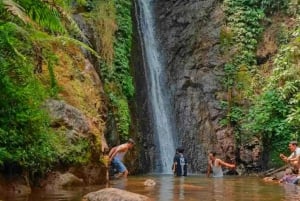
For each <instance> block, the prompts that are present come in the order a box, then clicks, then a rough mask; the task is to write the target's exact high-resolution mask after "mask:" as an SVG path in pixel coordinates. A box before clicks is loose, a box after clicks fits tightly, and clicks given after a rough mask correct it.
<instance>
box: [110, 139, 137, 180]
mask: <svg viewBox="0 0 300 201" xmlns="http://www.w3.org/2000/svg"><path fill="white" fill-rule="evenodd" d="M134 144H135V142H134V141H133V140H132V139H129V140H128V141H127V142H126V143H124V144H121V145H119V146H115V147H113V148H112V149H111V150H110V152H109V154H108V156H109V160H110V161H111V164H112V165H113V166H114V167H115V168H116V169H117V171H118V172H119V173H121V175H120V176H124V177H125V178H126V177H127V175H128V170H127V168H126V166H125V165H124V164H123V158H124V156H125V154H126V153H127V151H128V150H129V149H131V148H132V147H133V146H134Z"/></svg>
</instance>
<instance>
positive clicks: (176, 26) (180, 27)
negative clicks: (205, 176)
mask: <svg viewBox="0 0 300 201" xmlns="http://www.w3.org/2000/svg"><path fill="white" fill-rule="evenodd" d="M220 6H221V5H220V1H217V0H198V1H158V0H157V1H155V12H156V21H157V37H158V38H159V40H160V45H161V49H162V50H163V51H162V54H163V55H164V56H165V61H166V63H165V65H166V69H167V72H168V73H169V75H168V85H169V87H170V90H171V94H172V104H173V106H174V112H175V118H176V125H177V129H178V139H179V144H180V145H182V146H183V147H184V148H185V150H186V151H185V152H186V154H187V156H188V158H189V159H190V161H191V162H190V167H191V170H192V171H193V172H199V171H204V170H205V169H206V166H207V154H208V152H209V151H210V150H215V151H217V153H220V154H221V157H223V158H228V159H232V158H233V157H234V150H235V145H234V137H233V133H232V131H231V130H230V129H226V128H222V127H221V126H219V124H218V122H219V120H220V119H221V118H222V117H223V113H222V110H221V108H220V102H219V100H218V96H222V94H223V92H222V86H221V81H222V76H223V71H222V68H223V65H224V62H225V61H224V59H223V58H222V56H221V54H220V52H219V49H220V48H219V46H220V41H219V38H220V37H219V33H220V29H221V26H222V24H223V19H224V15H223V12H222V9H221V7H220Z"/></svg>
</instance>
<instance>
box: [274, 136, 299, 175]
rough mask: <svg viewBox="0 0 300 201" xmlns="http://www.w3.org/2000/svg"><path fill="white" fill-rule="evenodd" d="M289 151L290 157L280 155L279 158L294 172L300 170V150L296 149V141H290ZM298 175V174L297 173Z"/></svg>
mask: <svg viewBox="0 0 300 201" xmlns="http://www.w3.org/2000/svg"><path fill="white" fill-rule="evenodd" d="M289 150H290V151H291V155H290V156H288V157H287V156H285V155H284V154H280V155H279V157H280V158H281V159H282V160H283V161H284V162H286V163H288V164H290V165H291V166H292V167H293V169H294V170H298V169H300V160H299V158H300V148H299V147H298V143H297V141H291V142H290V143H289ZM298 173H300V172H299V171H298Z"/></svg>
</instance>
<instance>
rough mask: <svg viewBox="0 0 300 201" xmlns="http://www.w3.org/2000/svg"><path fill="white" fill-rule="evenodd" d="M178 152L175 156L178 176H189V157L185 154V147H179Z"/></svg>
mask: <svg viewBox="0 0 300 201" xmlns="http://www.w3.org/2000/svg"><path fill="white" fill-rule="evenodd" d="M177 151H178V154H176V155H175V157H174V167H175V175H176V176H187V164H188V161H187V158H186V157H185V156H184V155H183V152H184V149H183V148H178V149H177Z"/></svg>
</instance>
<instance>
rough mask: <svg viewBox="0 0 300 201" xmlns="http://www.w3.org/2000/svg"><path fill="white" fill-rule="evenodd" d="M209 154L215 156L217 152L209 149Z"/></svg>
mask: <svg viewBox="0 0 300 201" xmlns="http://www.w3.org/2000/svg"><path fill="white" fill-rule="evenodd" d="M209 153H210V154H211V155H213V157H215V156H216V155H217V153H216V152H215V151H210V152H209Z"/></svg>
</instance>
